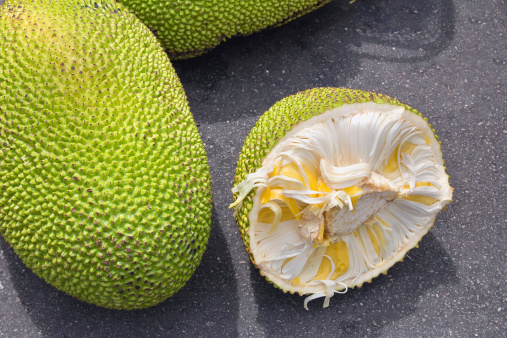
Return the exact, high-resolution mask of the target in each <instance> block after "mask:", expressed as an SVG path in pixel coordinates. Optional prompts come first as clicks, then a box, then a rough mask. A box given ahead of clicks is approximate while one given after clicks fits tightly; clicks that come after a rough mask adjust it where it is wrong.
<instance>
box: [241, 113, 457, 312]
mask: <svg viewBox="0 0 507 338" xmlns="http://www.w3.org/2000/svg"><path fill="white" fill-rule="evenodd" d="M242 184H243V186H241V184H240V185H238V187H237V190H238V191H242V192H246V191H247V190H248V191H249V190H251V187H252V186H255V187H257V190H256V192H255V196H254V205H253V208H252V211H251V212H250V214H249V221H250V229H249V235H250V249H251V253H252V255H253V258H254V261H255V264H256V265H257V266H258V267H259V269H260V270H261V274H263V275H265V276H266V277H268V278H269V279H270V280H272V281H273V282H274V283H275V284H277V285H278V286H280V287H281V288H282V289H284V290H285V291H289V292H299V293H302V294H304V293H317V294H318V296H326V302H328V301H329V297H330V296H332V294H333V293H334V292H335V291H337V290H340V289H343V288H345V286H348V287H353V286H360V285H362V283H363V282H365V281H369V280H371V278H372V277H375V276H377V275H378V274H379V273H381V272H385V271H386V270H387V269H388V268H389V267H390V266H392V265H393V264H394V263H395V262H396V261H398V260H400V259H401V258H402V257H403V255H404V254H405V252H406V251H408V249H410V248H411V247H413V246H415V245H416V244H417V242H418V241H419V240H420V239H421V237H422V236H423V235H424V234H425V233H426V232H427V231H428V229H429V228H430V227H431V226H432V225H433V223H434V220H435V217H436V215H437V213H438V212H439V211H440V210H441V209H442V208H443V207H444V206H445V205H446V204H447V203H448V202H449V201H450V200H451V188H450V186H449V184H448V180H447V175H446V174H445V169H444V167H443V161H442V157H441V152H440V145H439V143H438V141H437V140H436V138H435V136H434V134H433V132H432V130H431V128H430V126H429V125H428V124H427V123H426V121H425V120H424V119H422V118H421V117H420V116H419V115H417V114H414V113H413V112H411V111H408V110H406V109H404V108H403V107H398V106H392V105H388V104H385V105H384V104H374V103H360V104H348V105H344V106H342V107H340V108H337V109H333V110H330V111H327V112H325V113H324V114H321V115H319V116H315V117H313V118H311V119H310V120H308V121H306V122H303V123H301V124H299V125H297V126H296V127H294V128H293V129H292V130H291V132H289V133H288V134H287V135H286V136H285V137H284V138H283V139H282V140H281V141H280V142H279V143H278V144H277V145H276V146H275V148H273V150H271V152H270V153H269V154H268V156H267V157H266V158H265V159H264V161H263V166H262V167H261V168H260V169H259V170H257V172H256V173H254V174H250V175H249V176H247V179H246V180H245V181H244V183H242ZM248 185H249V187H247V186H248ZM325 306H326V304H325Z"/></svg>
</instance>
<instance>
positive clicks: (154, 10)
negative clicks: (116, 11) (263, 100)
mask: <svg viewBox="0 0 507 338" xmlns="http://www.w3.org/2000/svg"><path fill="white" fill-rule="evenodd" d="M330 1H331V0H262V1H259V0H213V1H196V0H184V1H180V0H151V1H145V0H118V2H120V3H123V4H124V5H125V6H126V7H128V8H129V9H130V10H131V11H132V12H133V13H134V14H136V15H137V17H138V18H139V19H141V21H143V23H144V24H145V25H147V26H148V27H149V28H150V29H151V30H152V32H153V33H154V34H155V35H156V36H157V37H158V38H159V40H160V42H161V43H162V46H163V47H164V49H165V50H166V52H167V53H168V55H169V57H170V58H171V59H185V58H190V57H194V56H197V55H200V54H203V53H205V52H206V51H208V50H210V49H212V48H214V47H216V46H218V45H219V44H220V43H221V42H223V41H225V40H226V39H228V38H230V37H232V36H236V35H248V34H252V33H254V32H257V31H260V30H263V29H266V28H271V27H276V26H280V25H283V24H284V23H287V22H289V21H292V20H294V19H296V18H298V17H300V16H302V15H304V14H306V13H308V12H311V11H313V10H315V9H317V8H319V7H322V6H323V5H325V4H327V3H328V2H330Z"/></svg>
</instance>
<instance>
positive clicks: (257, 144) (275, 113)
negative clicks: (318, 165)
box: [233, 88, 438, 291]
mask: <svg viewBox="0 0 507 338" xmlns="http://www.w3.org/2000/svg"><path fill="white" fill-rule="evenodd" d="M369 101H373V102H375V103H379V104H381V103H388V104H391V105H395V106H401V107H404V108H405V109H407V110H409V111H411V112H413V113H414V114H417V115H421V114H420V113H418V112H417V110H415V109H413V108H411V107H409V106H407V105H405V104H403V103H401V102H400V101H398V100H396V99H393V98H391V97H389V96H387V95H382V94H377V93H372V92H366V91H361V90H352V89H345V88H314V89H310V90H306V91H303V92H300V93H297V94H296V95H292V96H289V97H286V98H284V99H282V100H281V101H278V102H277V103H275V105H273V106H272V107H271V108H270V109H269V110H268V111H267V112H266V113H265V114H264V115H262V116H261V117H260V119H259V120H258V121H257V123H256V124H255V126H254V128H253V129H252V130H251V131H250V134H249V135H248V137H247V138H246V140H245V143H244V144H243V148H242V149H241V154H240V155H239V159H238V163H237V167H236V174H235V177H234V186H236V185H237V184H239V183H240V182H242V181H243V180H244V179H245V178H246V175H248V174H250V173H254V172H255V171H257V169H259V168H260V167H262V161H263V159H264V158H265V157H266V156H267V154H268V153H269V152H270V151H271V150H272V149H273V148H274V147H275V145H276V144H278V142H279V141H280V140H281V139H282V138H283V137H284V136H285V134H286V133H287V132H289V131H290V130H291V129H292V127H294V126H295V125H297V124H298V123H300V122H303V121H306V120H308V119H310V118H311V117H313V116H316V115H319V114H322V113H324V112H326V111H328V110H330V109H333V108H337V107H340V106H342V105H344V104H351V103H360V102H369ZM425 120H426V119H425ZM435 136H436V135H435ZM437 139H438V138H437ZM256 190H257V189H253V190H252V191H251V192H250V193H249V194H248V196H247V197H246V198H245V199H244V200H243V204H242V206H241V208H240V209H239V210H236V213H235V218H236V222H237V224H238V227H239V231H240V233H241V237H242V239H243V243H244V245H245V248H246V251H247V252H248V254H249V255H250V260H251V261H252V262H253V263H254V259H253V255H252V252H251V251H250V236H249V235H248V233H249V228H250V221H249V219H248V215H249V214H250V211H251V210H252V207H253V197H254V195H255V192H256ZM238 196H239V193H235V194H233V201H235V200H236V199H237V197H238ZM261 274H263V273H262V271H261ZM266 279H268V278H267V277H266ZM268 281H269V279H268ZM270 282H271V281H270ZM273 284H274V285H275V286H276V287H278V286H277V285H276V284H275V283H273ZM284 291H286V290H284Z"/></svg>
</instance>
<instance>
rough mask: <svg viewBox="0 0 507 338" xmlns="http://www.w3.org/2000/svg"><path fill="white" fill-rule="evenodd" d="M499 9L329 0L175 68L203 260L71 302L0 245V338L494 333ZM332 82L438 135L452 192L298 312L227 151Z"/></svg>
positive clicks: (498, 332) (499, 261) (503, 263)
mask: <svg viewBox="0 0 507 338" xmlns="http://www.w3.org/2000/svg"><path fill="white" fill-rule="evenodd" d="M506 63H507V3H506V2H505V1H502V0H488V1H486V0H481V1H451V0H427V1H411V0H357V1H356V2H355V3H353V4H348V0H335V1H334V2H332V3H330V4H328V5H326V6H324V7H323V8H321V9H319V10H317V11H315V12H313V13H311V14H309V15H306V16H304V17H302V18H300V19H298V20H296V21H294V22H292V23H289V24H287V25H285V26H282V27H280V28H277V29H272V30H268V31H264V32H261V33H258V34H255V35H252V36H249V37H238V38H234V39H232V40H229V41H228V42H226V43H223V44H222V45H221V46H219V47H218V48H216V49H214V50H213V51H212V52H210V53H208V54H206V55H203V56H200V57H197V58H194V59H190V60H183V61H175V62H174V66H175V68H176V71H177V73H178V75H179V76H180V78H181V81H182V83H183V86H184V87H185V90H186V93H187V95H188V99H189V102H190V106H191V110H192V112H193V114H194V116H195V120H196V122H197V124H198V127H199V130H200V132H201V135H202V138H203V141H204V143H205V145H206V149H207V152H208V155H209V161H210V167H211V173H212V177H213V195H214V212H213V225H212V233H211V237H210V241H209V245H208V249H207V251H206V252H205V254H204V257H203V260H202V264H201V265H200V266H199V268H198V269H197V271H196V273H195V275H194V276H193V277H192V278H191V280H190V281H189V282H188V283H187V285H186V286H185V287H184V288H183V289H182V290H180V292H179V293H177V294H176V295H175V296H173V297H172V298H170V299H168V300H167V301H165V302H163V303H162V304H159V305H158V306H155V307H153V308H150V309H146V310H139V311H133V312H125V311H114V310H107V309H103V308H98V307H96V306H93V305H89V304H86V303H83V302H81V301H78V300H75V299H74V298H72V297H70V296H67V295H65V294H64V293H62V292H60V291H58V290H56V289H54V288H53V287H52V286H50V285H48V284H46V283H45V282H44V281H43V280H41V279H40V278H38V277H37V276H35V275H34V274H33V273H32V272H31V271H30V270H29V269H27V268H26V267H25V266H24V265H23V263H21V261H20V260H19V259H18V258H17V257H16V255H15V254H14V253H13V251H12V250H11V249H10V247H9V246H8V244H6V242H5V241H4V240H3V239H0V337H37V336H47V337H80V336H87V337H117V336H125V337H132V336H136V337H139V336H149V337H157V336H171V337H185V336H191V337H196V336H222V335H225V336H250V335H252V336H344V337H349V336H351V337H357V336H361V337H362V336H383V337H407V336H411V337H443V336H458V337H465V336H466V337H468V336H472V337H473V336H482V337H493V336H505V335H506V332H507V319H506V314H507V309H506V307H507V305H506V297H507V288H506V281H505V278H506V275H507V274H506V267H507V260H506V252H507V250H506V248H507V244H506V243H507V236H506V219H507V215H506V209H507V207H506V202H505V201H506V194H505V190H506V177H505V176H506V170H505V165H506V154H507V146H506V145H507V124H506V119H507V108H506V107H507V65H506ZM321 86H334V87H349V88H356V89H363V90H368V91H376V92H380V93H384V94H387V95H390V96H392V97H395V98H397V99H399V100H400V101H402V102H405V103H407V104H409V105H411V106H413V107H414V108H416V109H418V110H419V111H420V112H422V113H423V114H424V115H425V116H426V117H427V118H428V119H429V122H430V123H431V124H432V125H433V126H434V128H435V129H436V132H437V134H438V135H439V136H440V140H441V141H442V145H443V152H444V158H445V159H446V163H447V170H448V173H449V174H450V177H451V179H450V181H451V185H452V186H453V187H454V188H455V191H454V203H452V204H451V205H450V206H449V208H448V210H447V211H444V212H442V213H441V214H440V215H439V216H438V220H437V222H436V224H435V226H434V227H433V228H432V229H431V230H430V232H429V233H428V235H427V236H425V237H424V239H423V240H422V242H421V243H420V247H419V248H418V249H414V250H412V251H410V252H409V254H408V256H407V257H406V259H405V261H404V262H402V263H398V264H396V265H395V266H394V267H393V268H392V269H390V270H389V272H388V274H387V275H385V276H384V275H382V276H380V277H379V278H377V279H375V280H373V282H372V283H371V284H366V285H364V286H363V287H362V288H361V289H353V290H349V292H348V293H347V294H345V295H336V296H335V297H333V298H332V299H331V305H330V307H329V308H327V309H322V307H321V306H322V302H321V301H314V302H311V303H310V305H309V307H310V310H309V311H306V310H304V308H303V300H304V298H303V297H300V296H298V295H290V294H284V293H283V292H281V291H279V290H278V289H276V288H274V287H273V286H272V285H270V284H269V283H268V282H266V281H265V280H264V278H262V277H261V276H260V275H259V274H258V272H257V270H256V269H255V268H254V267H253V265H252V264H251V263H250V261H249V259H248V256H247V254H246V252H245V249H244V247H243V244H242V241H241V238H240V235H239V232H238V231H237V227H236V224H235V221H234V218H233V216H232V210H230V209H228V204H229V203H230V202H231V198H232V197H231V192H230V189H231V185H232V180H233V177H234V170H235V166H236V160H237V158H238V155H239V152H240V150H241V146H242V144H243V141H244V140H245V137H246V136H247V134H248V133H249V131H250V129H251V128H252V127H253V125H254V124H255V122H256V120H257V119H258V117H259V116H260V115H261V114H262V113H264V112H265V111H266V110H267V109H268V108H269V107H270V106H272V105H273V104H274V103H275V102H276V101H278V100H280V99H282V98H283V97H285V96H288V95H291V94H294V93H296V92H298V91H301V90H305V89H308V88H312V87H321Z"/></svg>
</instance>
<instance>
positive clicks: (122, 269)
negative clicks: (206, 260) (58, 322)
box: [0, 0, 211, 309]
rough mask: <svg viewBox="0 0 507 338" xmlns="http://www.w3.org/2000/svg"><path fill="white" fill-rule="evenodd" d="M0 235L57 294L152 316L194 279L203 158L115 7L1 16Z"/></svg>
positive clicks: (133, 26) (206, 193)
mask: <svg viewBox="0 0 507 338" xmlns="http://www.w3.org/2000/svg"><path fill="white" fill-rule="evenodd" d="M0 50H1V53H0V233H1V235H2V236H3V237H4V238H5V240H6V241H7V242H8V243H9V244H10V245H11V246H12V248H13V249H14V251H15V252H16V253H17V254H18V256H19V257H20V258H21V260H22V261H23V262H24V263H25V264H26V265H27V266H28V267H29V268H31V269H32V270H33V271H34V272H35V273H36V274H37V275H38V276H40V277H42V278H43V279H45V280H46V281H47V282H48V283H50V284H52V285H53V286H55V287H56V288H58V289H60V290H62V291H64V292H66V293H68V294H69V295H72V296H74V297H76V298H79V299H81V300H84V301H86V302H90V303H94V304H97V305H99V306H103V307H107V308H114V309H137V308H145V307H149V306H152V305H155V304H157V303H159V302H161V301H163V300H164V299H166V298H167V297H169V296H171V295H172V294H174V293H175V292H176V291H178V290H179V289H180V288H181V287H182V286H183V285H184V284H185V282H186V281H187V280H188V279H189V278H190V276H191V275H192V273H193V272H194V270H195V269H196V267H197V266H198V264H199V262H200V260H201V257H202V254H203V252H204V250H205V246H206V244H207V241H208V237H209V231H210V223H211V184H210V174H209V168H208V164H207V159H206V153H205V150H204V147H203V144H202V141H201V139H200V136H199V133H198V130H197V127H196V125H195V122H194V120H193V117H192V115H191V113H190V111H189V107H188V103H187V100H186V96H185V93H184V91H183V88H182V86H181V84H180V82H179V79H178V78H177V75H176V73H175V71H174V69H173V68H172V66H171V64H170V61H169V59H168V58H167V55H166V54H165V53H164V52H163V50H162V48H161V47H160V44H159V43H158V42H157V40H156V38H155V37H154V36H153V34H151V32H150V31H149V30H148V29H147V28H146V27H145V26H144V25H143V24H142V23H141V22H140V21H138V19H137V18H135V16H134V15H133V14H130V13H129V12H128V11H127V10H126V9H125V8H124V7H123V6H122V5H119V4H117V3H115V2H114V1H112V0H111V1H110V0H104V1H92V0H52V1H29V0H8V1H7V2H6V3H5V4H3V5H2V6H0Z"/></svg>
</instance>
